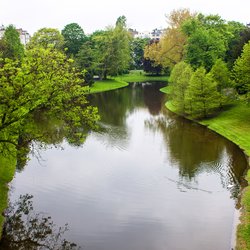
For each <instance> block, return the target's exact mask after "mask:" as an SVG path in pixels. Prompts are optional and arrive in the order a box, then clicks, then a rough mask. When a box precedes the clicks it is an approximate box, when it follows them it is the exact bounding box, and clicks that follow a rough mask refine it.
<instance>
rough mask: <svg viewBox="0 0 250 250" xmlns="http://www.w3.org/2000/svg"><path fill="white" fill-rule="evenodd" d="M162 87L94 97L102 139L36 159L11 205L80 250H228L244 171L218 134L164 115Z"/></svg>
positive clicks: (16, 183) (19, 179) (15, 185)
mask: <svg viewBox="0 0 250 250" xmlns="http://www.w3.org/2000/svg"><path fill="white" fill-rule="evenodd" d="M159 87H160V84H156V85H155V84H145V83H144V84H132V85H131V86H130V87H128V88H124V89H121V90H117V91H111V92H106V93H100V94H96V95H93V96H91V98H90V101H91V103H92V104H93V105H96V106H98V108H99V112H100V114H101V117H102V119H101V127H102V130H101V132H92V133H91V134H89V135H88V137H87V139H86V142H85V143H84V144H83V145H82V146H80V147H73V146H70V145H69V144H68V143H67V142H66V141H64V143H63V144H62V147H63V149H61V148H50V149H47V150H39V154H40V156H39V159H37V157H32V156H31V160H30V161H29V163H28V165H27V166H26V167H25V169H24V170H23V171H21V172H19V173H17V174H16V176H15V179H14V180H13V182H12V185H11V192H10V200H11V201H14V200H16V199H18V197H19V195H20V194H27V193H28V194H31V195H33V196H34V198H33V205H34V209H35V211H36V212H38V213H40V212H42V213H45V214H48V215H50V216H51V218H52V219H53V222H54V223H55V224H56V225H58V226H61V225H64V224H65V223H68V227H69V231H67V232H66V233H65V235H64V237H65V238H67V240H69V241H71V242H74V243H76V244H77V245H78V246H80V247H81V249H86V250H177V249H178V250H201V249H202V250H228V249H230V244H231V236H232V228H233V223H234V213H235V207H236V205H237V198H236V197H237V195H238V191H239V188H240V183H241V180H242V176H243V173H244V170H245V168H246V161H245V158H244V155H243V154H242V152H241V151H240V150H239V149H238V148H237V147H236V146H235V145H234V144H232V143H230V142H228V141H227V140H225V139H223V138H222V137H220V136H218V135H216V134H215V133H213V132H211V131H209V130H207V129H205V128H203V127H201V126H198V125H197V124H194V123H191V122H188V121H186V120H184V119H180V118H177V117H176V116H175V115H173V114H172V113H170V112H168V111H167V110H166V109H165V108H164V103H165V96H164V95H163V94H162V93H161V92H159V91H158V89H159Z"/></svg>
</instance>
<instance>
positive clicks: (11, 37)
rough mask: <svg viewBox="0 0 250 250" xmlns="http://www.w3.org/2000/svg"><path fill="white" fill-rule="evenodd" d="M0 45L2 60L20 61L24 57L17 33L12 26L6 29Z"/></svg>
mask: <svg viewBox="0 0 250 250" xmlns="http://www.w3.org/2000/svg"><path fill="white" fill-rule="evenodd" d="M0 44H1V45H0V49H1V52H2V53H1V54H2V57H3V58H10V59H17V60H21V59H22V58H23V57H24V46H23V45H22V43H21V40H20V35H19V33H18V31H17V30H16V28H15V27H14V26H13V25H10V26H8V27H7V28H6V30H5V32H4V35H3V38H2V40H1V42H0Z"/></svg>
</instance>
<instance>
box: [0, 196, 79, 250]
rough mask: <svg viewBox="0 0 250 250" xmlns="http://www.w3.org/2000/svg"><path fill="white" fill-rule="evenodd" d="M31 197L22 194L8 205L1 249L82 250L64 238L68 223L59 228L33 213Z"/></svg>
mask: <svg viewBox="0 0 250 250" xmlns="http://www.w3.org/2000/svg"><path fill="white" fill-rule="evenodd" d="M32 198H33V196H32V195H29V194H25V195H21V196H20V198H19V199H18V200H17V201H15V202H13V203H10V204H9V207H8V209H7V210H6V212H5V216H6V221H5V224H4V228H3V235H2V239H1V242H0V249H2V250H8V249H9V250H13V249H19V250H39V249H41V250H42V249H51V250H59V249H60V250H70V249H71V250H74V249H80V248H79V247H77V245H76V244H75V243H73V242H69V241H67V240H66V239H64V238H63V235H64V233H65V232H66V231H68V225H67V224H66V225H64V226H63V227H57V226H56V225H55V224H54V222H53V220H52V218H51V217H50V216H46V215H45V214H43V213H35V212H34V208H33V201H32Z"/></svg>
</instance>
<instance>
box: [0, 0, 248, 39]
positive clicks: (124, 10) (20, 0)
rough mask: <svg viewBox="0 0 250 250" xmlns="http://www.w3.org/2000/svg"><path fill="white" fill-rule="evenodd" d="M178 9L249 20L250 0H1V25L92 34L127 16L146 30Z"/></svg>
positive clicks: (130, 24) (133, 25) (161, 23)
mask: <svg viewBox="0 0 250 250" xmlns="http://www.w3.org/2000/svg"><path fill="white" fill-rule="evenodd" d="M179 8H189V9H190V10H191V11H197V12H202V13H204V14H219V15H220V16H221V17H222V18H223V19H226V20H234V21H239V22H242V23H244V24H246V23H249V22H250V0H228V1H226V0H166V1H162V0H144V1H143V0H106V1H105V0H0V25H1V24H3V25H9V24H14V25H15V26H16V27H17V28H23V29H25V30H27V31H28V32H29V33H30V34H33V33H34V32H35V31H37V30H38V29H40V28H43V27H50V28H58V29H60V30H61V29H63V27H64V26H65V25H66V24H69V23H72V22H76V23H78V24H79V25H80V26H81V27H82V28H83V30H84V31H85V33H90V32H93V31H95V30H97V29H104V28H105V27H107V26H108V25H114V24H115V21H116V19H117V17H119V16H121V15H125V16H126V17H127V24H128V27H130V28H135V29H137V30H138V31H146V30H152V29H154V28H161V27H162V28H164V27H166V26H167V24H166V18H165V15H166V14H169V13H170V12H171V11H172V10H174V9H179Z"/></svg>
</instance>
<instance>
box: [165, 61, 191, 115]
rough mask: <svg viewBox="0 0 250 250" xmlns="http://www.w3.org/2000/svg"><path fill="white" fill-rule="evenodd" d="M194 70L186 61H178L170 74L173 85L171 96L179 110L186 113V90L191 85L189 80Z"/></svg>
mask: <svg viewBox="0 0 250 250" xmlns="http://www.w3.org/2000/svg"><path fill="white" fill-rule="evenodd" d="M192 74H193V70H192V68H191V66H190V65H189V64H187V63H185V62H183V61H182V62H179V63H177V64H176V65H175V66H174V68H173V70H172V72H171V75H170V78H169V82H170V87H171V90H172V91H171V92H170V93H169V96H170V98H171V100H172V103H173V105H174V106H175V107H176V109H177V111H178V112H181V113H183V114H184V113H185V110H186V107H185V98H186V92H187V91H186V90H187V88H188V86H189V82H190V79H191V76H192Z"/></svg>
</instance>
